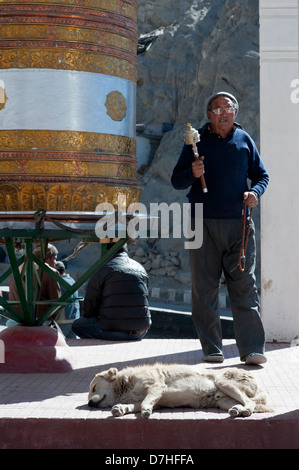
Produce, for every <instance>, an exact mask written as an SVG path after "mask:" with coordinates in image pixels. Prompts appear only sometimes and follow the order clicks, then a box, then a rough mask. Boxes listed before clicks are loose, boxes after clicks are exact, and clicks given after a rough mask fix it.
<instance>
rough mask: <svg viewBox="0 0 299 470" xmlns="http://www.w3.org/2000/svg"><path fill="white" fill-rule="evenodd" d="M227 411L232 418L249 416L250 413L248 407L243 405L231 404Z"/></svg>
mask: <svg viewBox="0 0 299 470" xmlns="http://www.w3.org/2000/svg"><path fill="white" fill-rule="evenodd" d="M228 412H229V414H230V416H231V417H232V418H236V417H237V416H242V417H243V418H247V416H251V414H252V412H251V410H250V409H249V408H244V406H242V405H235V406H232V407H231V408H230V409H229V410H228Z"/></svg>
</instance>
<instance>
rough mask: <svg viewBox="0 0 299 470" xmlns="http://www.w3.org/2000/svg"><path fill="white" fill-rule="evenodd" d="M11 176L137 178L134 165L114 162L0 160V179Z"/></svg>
mask: <svg viewBox="0 0 299 470" xmlns="http://www.w3.org/2000/svg"><path fill="white" fill-rule="evenodd" d="M8 175H12V179H14V176H15V175H26V176H27V177H30V176H39V177H46V176H58V177H64V176H65V177H70V176H72V177H78V178H80V179H82V178H83V179H84V178H110V179H111V178H113V179H130V180H133V181H135V180H136V177H137V171H136V164H135V163H134V164H129V163H116V162H113V161H111V162H102V161H101V162H87V161H78V160H73V161H72V160H67V161H64V160H51V159H44V160H42V159H7V160H5V159H3V158H2V159H0V181H1V177H2V179H3V177H4V176H8Z"/></svg>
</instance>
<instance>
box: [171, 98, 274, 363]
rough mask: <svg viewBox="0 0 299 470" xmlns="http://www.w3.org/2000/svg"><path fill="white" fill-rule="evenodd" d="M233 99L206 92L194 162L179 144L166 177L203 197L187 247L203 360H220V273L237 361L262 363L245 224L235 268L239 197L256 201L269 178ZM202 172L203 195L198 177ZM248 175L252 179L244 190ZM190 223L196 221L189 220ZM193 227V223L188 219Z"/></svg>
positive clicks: (251, 248) (251, 243)
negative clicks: (196, 244) (195, 237)
mask: <svg viewBox="0 0 299 470" xmlns="http://www.w3.org/2000/svg"><path fill="white" fill-rule="evenodd" d="M238 110H239V105H238V101H237V99H236V98H235V97H234V96H233V95H231V94H230V93H226V92H219V93H215V94H213V95H212V96H211V97H210V98H209V99H208V101H207V107H206V112H207V116H208V119H209V122H207V123H206V124H205V125H204V126H203V128H202V129H200V130H199V133H200V135H201V139H200V142H198V143H197V148H198V154H199V155H200V156H201V157H200V158H199V159H197V160H195V159H194V155H193V151H192V146H191V145H186V144H185V145H184V147H183V149H182V152H181V155H180V157H179V160H178V162H177V165H176V166H175V168H174V170H173V174H172V178H171V182H172V185H173V186H174V188H175V189H187V188H189V187H190V191H189V193H188V194H187V197H188V199H189V202H190V203H191V217H193V218H194V214H195V211H194V205H195V204H196V203H203V244H202V246H201V247H200V248H198V249H190V250H189V262H190V269H191V274H192V318H193V322H194V325H195V328H196V331H197V334H198V337H199V339H200V341H201V345H202V349H203V353H204V360H205V361H208V362H223V360H224V357H223V351H222V330H221V322H220V316H219V312H218V291H219V282H220V277H221V274H222V272H223V273H224V276H225V279H226V282H227V288H228V293H229V297H230V301H231V308H232V314H233V318H234V329H235V337H236V343H237V347H238V350H239V354H240V358H241V361H243V362H245V363H246V364H262V363H265V362H266V361H267V359H266V357H265V355H264V347H265V333H264V328H263V325H262V321H261V317H260V305H259V298H258V292H257V287H256V281H255V274H254V271H255V257H256V247H255V235H254V224H253V222H251V227H250V232H249V237H248V244H247V251H246V265H245V270H244V271H243V272H242V271H241V270H240V269H239V267H238V258H239V252H240V247H241V240H242V224H241V216H242V209H243V203H244V205H245V207H246V210H247V212H248V210H249V209H248V208H251V207H255V206H256V205H257V204H258V200H259V198H260V196H261V195H262V194H263V193H264V191H265V190H266V188H267V185H268V182H269V176H268V174H267V172H266V169H265V167H264V165H263V162H262V160H261V158H260V155H259V152H258V150H257V148H256V146H255V143H254V142H253V140H252V139H251V137H250V136H249V135H248V134H247V133H246V132H245V131H244V130H243V128H242V127H241V126H240V125H239V124H237V123H236V122H235V118H236V115H237V113H238ZM203 174H204V177H205V181H206V185H207V188H208V192H207V193H203V191H202V187H201V182H200V177H201V176H202V175H203ZM248 180H250V181H251V185H250V189H249V188H248V183H247V182H248ZM193 223H194V224H195V222H194V220H193ZM194 226H195V227H196V226H197V225H196V224H195V225H194Z"/></svg>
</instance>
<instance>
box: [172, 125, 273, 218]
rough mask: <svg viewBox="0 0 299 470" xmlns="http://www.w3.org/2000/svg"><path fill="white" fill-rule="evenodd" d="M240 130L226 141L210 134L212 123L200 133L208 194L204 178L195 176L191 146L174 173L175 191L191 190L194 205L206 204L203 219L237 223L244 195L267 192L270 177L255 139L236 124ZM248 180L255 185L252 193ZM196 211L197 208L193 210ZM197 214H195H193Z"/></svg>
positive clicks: (199, 150)
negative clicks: (204, 188)
mask: <svg viewBox="0 0 299 470" xmlns="http://www.w3.org/2000/svg"><path fill="white" fill-rule="evenodd" d="M235 126H236V128H235V129H234V130H233V131H232V132H231V133H230V134H229V135H228V136H227V137H225V138H224V139H223V138H222V137H220V136H219V135H218V134H215V133H213V132H211V131H210V130H209V123H207V124H205V126H204V127H203V128H202V129H199V133H200V136H201V139H200V142H198V143H197V148H198V154H199V156H204V166H205V173H204V177H205V180H206V184H207V188H208V192H207V193H203V191H202V187H201V182H200V178H194V176H193V175H192V168H191V164H192V162H193V161H194V155H193V151H192V146H191V145H186V144H185V145H184V147H183V149H182V152H181V155H180V157H179V160H178V162H177V164H176V166H175V168H174V170H173V174H172V177H171V183H172V185H173V187H174V188H175V189H187V188H189V187H190V186H191V189H190V191H189V193H188V194H187V197H188V199H189V202H190V203H191V204H192V207H193V205H194V203H197V202H200V203H203V215H204V217H206V218H213V219H236V218H240V217H241V215H242V207H243V194H244V192H245V191H248V190H251V191H254V192H255V193H256V194H257V195H258V197H260V196H261V195H262V194H263V193H264V191H265V190H266V188H267V185H268V182H269V175H268V173H267V172H266V169H265V167H264V164H263V162H262V160H261V157H260V155H259V152H258V150H257V148H256V146H255V143H254V142H253V140H252V138H251V137H250V136H249V135H248V134H247V133H246V132H245V131H244V130H243V129H242V127H241V126H240V125H239V124H236V123H235ZM248 179H249V180H250V181H251V185H250V189H249V187H248ZM193 209H194V208H193ZM192 213H193V214H194V210H192Z"/></svg>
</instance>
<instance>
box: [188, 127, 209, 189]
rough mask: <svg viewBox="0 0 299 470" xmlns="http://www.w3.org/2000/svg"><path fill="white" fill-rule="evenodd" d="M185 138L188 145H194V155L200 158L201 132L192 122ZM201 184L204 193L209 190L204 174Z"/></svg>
mask: <svg viewBox="0 0 299 470" xmlns="http://www.w3.org/2000/svg"><path fill="white" fill-rule="evenodd" d="M184 140H185V143H186V144H187V145H192V150H193V155H194V157H195V159H196V160H198V159H199V155H198V151H197V146H196V144H197V142H199V141H200V134H199V133H198V131H197V130H196V129H194V127H192V126H191V124H189V123H188V124H187V131H186V132H185V134H184ZM200 181H201V185H202V190H203V192H204V193H207V192H208V188H207V185H206V182H205V178H204V175H201V177H200Z"/></svg>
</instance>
